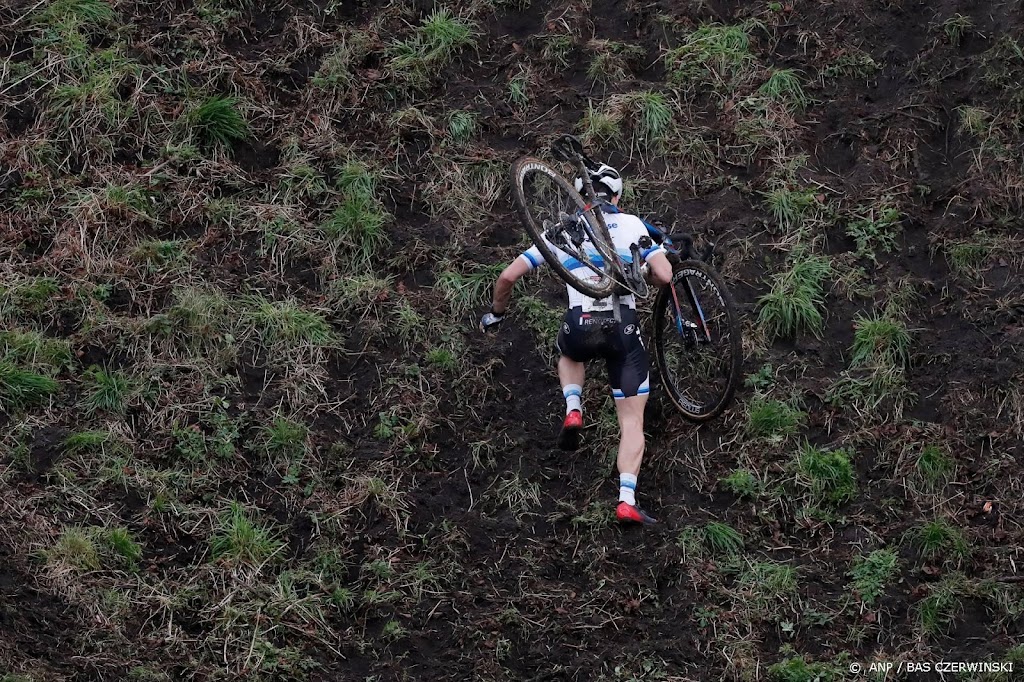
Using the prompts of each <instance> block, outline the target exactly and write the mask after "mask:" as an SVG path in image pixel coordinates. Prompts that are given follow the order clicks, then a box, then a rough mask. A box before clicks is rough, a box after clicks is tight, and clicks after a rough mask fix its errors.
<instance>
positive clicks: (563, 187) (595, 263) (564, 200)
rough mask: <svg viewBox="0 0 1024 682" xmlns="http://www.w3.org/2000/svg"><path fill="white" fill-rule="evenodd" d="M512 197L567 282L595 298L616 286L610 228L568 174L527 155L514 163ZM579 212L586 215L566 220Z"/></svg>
mask: <svg viewBox="0 0 1024 682" xmlns="http://www.w3.org/2000/svg"><path fill="white" fill-rule="evenodd" d="M512 197H513V199H514V200H515V203H516V209H517V211H518V212H519V219H520V220H521V221H522V223H523V226H524V227H525V228H526V231H527V232H529V233H530V237H531V238H532V239H533V243H534V244H536V245H537V248H538V249H539V250H540V252H541V253H542V254H543V255H544V260H546V261H547V262H548V264H549V265H550V266H551V268H552V269H553V270H554V271H555V272H556V273H558V276H559V277H561V278H562V279H563V280H564V281H565V283H566V284H568V285H569V286H571V287H572V288H574V289H576V290H577V291H579V292H580V293H581V294H584V295H585V296H591V297H593V298H604V297H606V296H609V295H610V294H611V293H612V292H613V291H614V289H615V286H616V282H615V280H614V279H613V278H612V277H611V276H610V273H611V272H614V263H615V262H616V255H615V248H614V246H613V245H612V240H611V237H610V236H609V235H608V230H607V227H605V226H604V224H603V222H601V221H599V220H597V219H596V218H595V216H594V209H589V210H588V209H587V204H586V203H585V202H584V201H583V197H581V196H580V194H579V192H577V191H576V189H575V188H574V187H573V186H572V185H570V184H569V183H568V182H567V181H566V180H565V178H563V177H562V176H561V175H559V174H558V173H557V172H555V171H554V170H553V169H552V168H551V167H549V166H548V165H547V164H545V163H544V162H543V161H540V160H538V159H534V158H530V157H524V158H522V159H519V160H518V161H516V162H515V163H514V164H513V165H512ZM579 216H582V217H583V220H579V221H578V222H577V221H573V220H569V224H568V225H566V223H565V220H564V219H565V218H566V217H572V218H578V217H579ZM559 251H561V252H563V253H559ZM563 254H564V255H563ZM581 266H582V267H583V268H585V270H582V271H580V270H579V268H580V267H581ZM574 269H576V270H577V271H578V272H582V274H576V273H574V272H572V270H574Z"/></svg>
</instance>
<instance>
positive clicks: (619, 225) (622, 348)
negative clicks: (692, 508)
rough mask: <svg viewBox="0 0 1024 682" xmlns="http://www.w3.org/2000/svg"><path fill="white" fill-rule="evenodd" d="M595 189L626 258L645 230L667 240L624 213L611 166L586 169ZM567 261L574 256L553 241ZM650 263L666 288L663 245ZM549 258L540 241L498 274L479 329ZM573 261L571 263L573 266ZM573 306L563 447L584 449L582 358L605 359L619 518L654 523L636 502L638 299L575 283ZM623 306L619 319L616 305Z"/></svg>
mask: <svg viewBox="0 0 1024 682" xmlns="http://www.w3.org/2000/svg"><path fill="white" fill-rule="evenodd" d="M587 170H588V172H589V173H590V179H591V182H592V183H593V186H594V192H595V194H597V196H598V199H599V201H600V208H601V210H602V211H604V213H605V214H606V215H605V222H606V223H607V225H608V231H609V233H610V235H611V237H612V242H613V243H614V245H615V249H616V251H618V253H619V255H620V256H621V257H622V259H623V260H624V261H626V262H631V261H632V256H631V255H630V245H631V244H637V243H638V242H639V240H640V239H641V238H642V237H643V236H645V235H649V234H650V235H651V236H654V237H655V238H656V241H658V242H660V241H661V236H662V235H661V233H660V232H658V231H657V230H655V229H654V228H653V227H651V226H649V225H647V223H645V222H644V221H642V220H641V219H640V218H638V217H636V216H635V215H631V214H629V213H623V212H621V211H620V210H619V208H618V204H619V198H620V197H621V196H622V178H621V177H620V176H619V173H618V172H617V171H616V170H615V169H614V168H612V167H611V166H608V165H605V164H600V165H599V166H597V167H596V168H588V169H587ZM582 187H583V180H582V179H580V178H576V189H577V191H579V190H581V189H582ZM549 246H551V248H553V249H554V251H555V253H557V254H558V255H559V257H560V258H561V259H562V261H563V262H566V261H569V260H574V259H573V258H572V257H571V256H569V255H568V254H566V253H565V252H563V251H561V250H560V249H558V248H557V247H555V246H554V245H552V244H550V242H549ZM584 248H587V250H588V252H591V253H596V249H594V247H593V246H592V245H591V244H590V242H589V241H587V242H585V243H584ZM644 256H645V261H646V263H647V265H648V277H649V278H650V279H652V280H653V284H655V285H657V286H661V285H664V284H667V283H669V282H670V281H671V279H672V266H671V264H670V263H669V261H668V258H667V256H666V255H665V251H664V249H662V248H661V247H660V246H659V247H655V248H652V249H649V250H648V252H647V253H645V254H644ZM543 262H544V258H543V256H542V255H541V253H540V250H539V249H537V247H536V246H534V247H532V248H530V249H528V250H527V251H525V252H524V253H523V254H522V255H520V256H519V257H517V258H516V259H515V260H514V261H512V263H510V264H509V265H508V267H506V268H505V270H504V271H503V272H502V273H501V275H500V276H499V277H498V280H497V282H496V283H495V285H494V297H493V302H492V304H491V310H490V312H488V313H486V314H485V315H484V316H483V318H482V319H481V320H480V329H481V331H483V330H486V329H487V328H488V327H491V326H494V325H496V324H498V323H499V322H501V321H502V320H504V319H505V315H506V313H507V309H508V304H509V299H510V298H511V295H512V287H513V285H514V284H515V282H516V280H518V279H519V278H520V277H522V276H523V275H525V274H526V273H527V272H529V271H531V270H533V269H535V268H537V267H539V266H540V265H541V264H542V263H543ZM567 265H568V263H567ZM571 270H572V273H573V274H574V275H576V276H577V277H583V276H587V275H592V273H591V271H590V270H589V269H588V268H586V267H585V266H583V265H578V267H577V268H575V269H571ZM567 289H568V293H569V309H568V311H567V312H566V313H565V318H564V320H563V322H562V329H561V331H560V333H559V335H558V340H557V343H556V347H557V349H558V352H559V354H560V356H561V357H560V358H559V360H558V378H559V381H560V383H561V385H562V396H563V397H564V398H565V421H564V422H563V424H562V430H561V432H560V433H559V434H558V447H559V448H561V449H563V450H575V449H576V448H578V447H579V442H580V435H581V433H580V432H581V430H582V428H583V405H582V395H583V379H584V370H585V365H584V363H585V362H586V361H587V360H592V359H595V358H603V359H604V360H605V363H606V366H607V371H608V381H609V383H610V384H611V388H612V395H613V396H614V398H615V411H616V414H617V416H618V421H619V450H618V458H617V462H616V463H617V465H618V470H619V502H618V505H617V507H616V510H615V512H616V516H617V517H618V519H619V520H620V521H624V522H633V523H643V524H651V523H655V519H654V518H653V517H652V516H650V515H649V514H647V513H646V512H645V511H643V510H642V509H641V508H640V506H639V505H638V504H637V502H636V484H637V475H638V474H639V473H640V463H641V461H642V460H643V455H644V428H643V427H644V407H645V406H646V404H647V394H648V392H649V390H650V388H649V381H648V379H649V374H648V368H649V360H648V356H647V349H646V347H645V346H644V342H643V340H642V339H641V337H640V324H639V320H638V319H637V314H636V301H635V299H634V296H633V295H632V294H629V295H620V296H615V295H612V296H609V297H607V298H604V299H593V298H590V297H588V296H584V295H583V294H581V293H579V292H578V291H576V290H575V289H573V288H572V287H571V286H567ZM616 301H617V303H618V306H619V315H618V319H616V316H615V311H614V308H613V306H614V305H615V304H616Z"/></svg>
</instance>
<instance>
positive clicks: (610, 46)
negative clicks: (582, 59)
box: [587, 39, 644, 85]
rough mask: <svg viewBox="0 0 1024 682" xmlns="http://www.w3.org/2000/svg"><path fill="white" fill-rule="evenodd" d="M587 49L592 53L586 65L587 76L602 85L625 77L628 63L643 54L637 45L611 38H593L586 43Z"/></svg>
mask: <svg viewBox="0 0 1024 682" xmlns="http://www.w3.org/2000/svg"><path fill="white" fill-rule="evenodd" d="M587 49H589V50H590V52H592V53H593V55H594V56H593V57H592V58H591V60H590V64H589V65H588V66H587V77H588V78H589V79H590V80H592V81H594V82H597V83H602V84H604V85H612V84H614V83H617V82H619V81H621V80H624V79H626V78H627V77H628V76H629V65H630V64H631V63H633V62H635V61H636V60H637V59H639V58H641V57H643V55H644V49H643V48H642V47H640V46H639V45H633V44H630V43H620V42H616V41H613V40H601V39H593V40H591V41H590V42H589V43H587Z"/></svg>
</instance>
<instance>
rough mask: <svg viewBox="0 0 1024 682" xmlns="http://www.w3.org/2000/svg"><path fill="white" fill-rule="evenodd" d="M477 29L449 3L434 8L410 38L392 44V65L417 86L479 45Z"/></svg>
mask: <svg viewBox="0 0 1024 682" xmlns="http://www.w3.org/2000/svg"><path fill="white" fill-rule="evenodd" d="M477 34H478V29H477V27H476V24H475V23H474V22H472V21H470V20H468V19H463V18H461V17H457V16H455V15H454V14H453V13H452V11H451V10H449V9H448V8H446V7H441V8H437V9H434V10H433V11H432V12H431V13H430V14H429V15H427V16H426V17H425V18H424V19H423V22H422V23H421V24H420V26H419V27H417V29H416V31H415V32H414V34H413V35H412V37H410V38H409V39H407V40H404V41H399V42H396V43H394V44H393V45H392V47H391V55H392V59H391V68H392V70H393V71H394V72H395V73H396V74H397V75H398V76H399V77H400V78H404V79H406V80H407V81H408V82H410V83H412V84H413V85H416V86H417V87H423V86H425V85H426V84H427V83H428V82H429V80H430V79H431V78H432V77H433V75H434V74H435V73H436V72H437V70H438V69H440V68H441V67H443V66H446V65H447V64H449V63H451V62H452V61H453V60H454V59H455V57H456V55H458V54H459V53H460V52H462V51H463V50H466V49H469V48H472V47H474V46H475V45H476V35H477Z"/></svg>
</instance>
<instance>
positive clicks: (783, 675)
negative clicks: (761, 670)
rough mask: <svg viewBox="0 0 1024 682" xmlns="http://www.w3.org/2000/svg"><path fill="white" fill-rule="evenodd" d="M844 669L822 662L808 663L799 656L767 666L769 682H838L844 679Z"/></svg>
mask: <svg viewBox="0 0 1024 682" xmlns="http://www.w3.org/2000/svg"><path fill="white" fill-rule="evenodd" d="M844 671H845V668H844V667H843V666H841V665H832V664H829V663H824V662H820V661H819V662H812V663H808V662H807V661H806V660H804V658H803V657H800V656H791V657H789V658H784V659H782V660H781V661H779V662H778V663H773V664H771V665H770V666H768V680H770V681H771V682H840V680H843V679H845V672H844Z"/></svg>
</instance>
